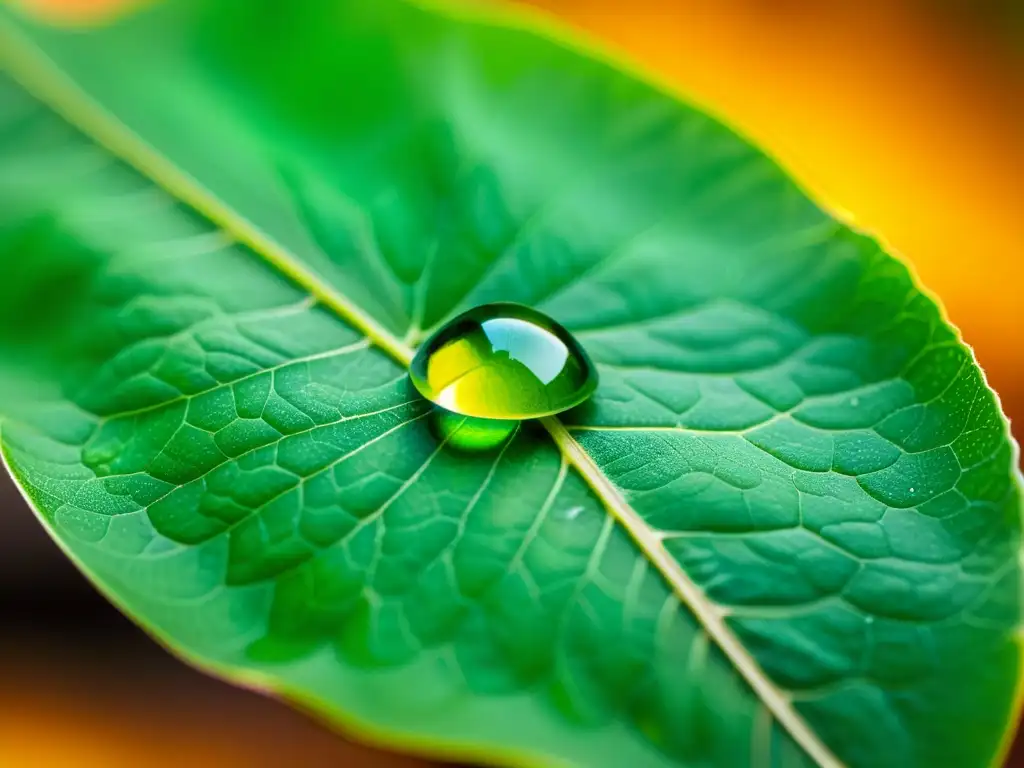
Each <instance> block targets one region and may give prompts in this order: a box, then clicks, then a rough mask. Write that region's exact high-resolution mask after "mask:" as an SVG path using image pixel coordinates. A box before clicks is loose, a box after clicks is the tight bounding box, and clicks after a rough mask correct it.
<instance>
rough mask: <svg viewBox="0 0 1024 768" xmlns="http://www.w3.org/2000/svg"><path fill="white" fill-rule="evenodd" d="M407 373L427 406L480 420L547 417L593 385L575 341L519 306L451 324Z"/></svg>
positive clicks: (482, 310)
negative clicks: (431, 402) (431, 403)
mask: <svg viewBox="0 0 1024 768" xmlns="http://www.w3.org/2000/svg"><path fill="white" fill-rule="evenodd" d="M409 372H410V375H411V377H412V381H413V384H415V386H416V389H418V390H419V391H420V393H421V394H422V395H423V396H424V397H426V398H427V399H428V400H431V401H433V402H434V403H437V404H438V405H440V406H441V407H442V408H445V409H447V410H449V411H452V412H454V413H459V414H462V415H464V416H475V417H478V418H484V419H513V420H515V419H535V418H538V417H540V416H549V415H551V414H554V413H559V412H561V411H565V410H568V409H569V408H572V407H573V406H574V405H578V404H580V403H582V402H583V401H584V400H586V399H587V398H588V397H590V395H591V394H592V393H593V391H594V389H595V387H597V372H596V370H595V369H594V364H593V363H592V362H590V358H589V357H587V353H586V352H584V351H583V348H582V347H581V346H580V345H579V343H578V342H577V341H576V340H575V339H574V338H573V337H572V335H571V334H570V333H569V332H568V331H567V330H566V329H565V328H563V327H562V326H561V325H559V324H558V323H556V322H555V321H554V320H552V319H551V318H550V317H548V316H547V315H545V314H543V313H541V312H538V311H536V310H535V309H530V308H529V307H525V306H522V305H521V304H507V303H501V304H484V305H482V306H479V307H475V308H474V309H471V310H469V311H468V312H465V313H463V314H461V315H459V316H458V317H456V318H454V319H453V320H451V321H450V322H448V323H447V324H445V325H444V327H442V328H441V329H440V330H438V331H437V333H435V334H433V335H432V336H431V337H430V338H429V339H427V340H426V341H425V342H424V343H423V346H421V347H420V349H419V351H418V352H417V353H416V357H415V358H414V359H413V361H412V364H411V365H410V367H409Z"/></svg>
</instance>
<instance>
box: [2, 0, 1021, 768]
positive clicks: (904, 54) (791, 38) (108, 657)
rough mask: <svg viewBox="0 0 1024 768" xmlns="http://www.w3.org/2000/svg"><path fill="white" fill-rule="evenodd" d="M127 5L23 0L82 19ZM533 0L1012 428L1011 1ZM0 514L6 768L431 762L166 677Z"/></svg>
mask: <svg viewBox="0 0 1024 768" xmlns="http://www.w3.org/2000/svg"><path fill="white" fill-rule="evenodd" d="M367 1H368V2H372V0H367ZM464 1H466V0H464ZM478 1H479V2H483V1H484V0H478ZM22 2H26V0H22ZM122 3H123V0H32V4H34V5H36V6H45V7H46V8H47V9H49V10H56V11H58V12H60V13H64V14H86V15H90V14H95V13H96V12H97V11H99V10H103V9H109V8H111V7H113V6H116V5H119V4H122ZM532 4H533V5H537V6H540V7H542V8H544V9H546V10H547V11H551V12H554V13H555V14H557V15H560V16H561V17H562V18H563V19H564V20H566V21H568V22H569V23H571V24H573V25H575V26H576V27H578V28H581V29H583V30H584V31H585V32H587V33H589V34H590V36H591V37H595V38H599V39H602V40H603V41H604V43H605V45H607V46H610V47H611V48H613V49H615V50H617V51H619V52H620V53H621V54H622V55H624V56H625V57H626V58H628V59H632V60H633V61H634V62H637V63H639V64H640V65H641V67H643V68H644V69H646V70H647V71H648V72H649V73H650V74H651V75H652V77H654V78H656V79H658V80H660V81H662V82H664V83H665V84H666V85H667V87H669V88H671V89H672V90H674V91H677V92H679V93H681V94H683V95H685V96H687V97H688V98H690V99H692V100H695V101H697V102H698V103H700V104H702V105H704V106H705V107H707V108H710V109H711V111H713V112H714V113H716V114H718V115H719V116H720V117H722V118H724V119H725V120H726V121H728V122H730V123H732V124H733V125H734V126H736V127H738V128H739V129H740V130H741V131H742V132H744V133H746V134H747V135H748V136H750V137H751V138H753V139H754V140H755V141H756V142H757V143H759V144H760V145H761V146H762V147H764V148H766V149H767V150H768V151H769V152H770V153H772V154H773V155H774V156H775V157H776V158H778V159H779V160H780V161H781V162H782V163H783V164H784V165H785V166H787V167H788V168H789V169H790V170H791V171H792V172H793V173H794V174H795V175H796V176H797V177H798V178H799V179H800V180H801V181H802V182H803V183H804V185H805V186H806V187H807V188H808V189H809V190H810V191H811V192H812V193H813V194H814V195H816V196H817V197H818V198H819V199H820V200H822V201H823V202H824V203H825V204H826V205H827V206H829V207H831V208H833V209H834V210H837V211H843V212H846V213H845V214H844V215H846V216H848V217H849V218H852V220H853V221H855V222H856V223H857V224H858V225H860V226H861V227H864V228H866V229H869V230H872V231H874V232H875V233H877V234H880V235H882V236H883V237H884V238H885V239H886V240H888V242H890V243H891V244H892V246H893V247H894V248H895V249H896V250H898V251H900V252H901V253H903V254H904V256H905V257H906V258H907V259H909V261H910V262H911V263H913V264H914V266H915V267H916V268H917V271H918V273H919V274H920V276H921V279H922V281H923V282H924V284H925V285H926V286H927V287H928V288H929V289H931V290H932V291H933V292H934V293H936V294H937V295H938V296H940V297H941V298H942V300H943V301H944V303H945V305H946V307H947V309H948V311H949V315H950V317H951V318H952V320H953V321H954V322H955V323H956V324H957V325H958V326H959V327H960V328H961V329H962V331H963V334H964V337H965V338H966V340H967V341H968V342H969V343H970V344H972V345H973V346H974V348H975V350H976V352H977V355H978V358H979V360H980V361H981V363H982V365H983V367H984V368H985V369H986V371H987V372H988V376H989V380H990V383H991V384H992V385H993V386H994V387H995V388H996V390H997V391H998V392H999V393H1000V394H1001V396H1002V399H1003V404H1004V408H1005V409H1006V411H1007V413H1008V414H1009V415H1010V416H1011V418H1012V419H1014V420H1015V423H1016V424H1018V425H1019V424H1024V343H1022V341H1021V338H1022V337H1024V319H1022V315H1021V312H1020V311H1019V306H1020V299H1019V298H1018V291H1020V290H1022V289H1024V221H1022V219H1024V141H1022V139H1024V10H1022V9H1024V4H1020V3H1016V2H1014V0H1009V1H1008V2H1005V1H1004V2H1000V0H976V2H970V0H962V1H961V2H956V1H955V0H945V1H943V0H916V1H914V0H889V1H888V2H886V1H885V0H877V1H871V0H862V2H859V3H846V2H840V1H839V0H835V2H829V1H827V0H817V1H815V0H705V2H695V1H694V0H629V2H622V0H533V2H532ZM1015 9H1017V10H1016V13H1015ZM1018 434H1020V432H1019V427H1018ZM0 520H2V524H0V616H3V617H4V618H3V620H2V623H0V765H2V766H5V768H8V767H9V768H20V767H21V766H42V765H45V766H48V768H49V767H52V768H64V767H65V766H67V768H93V767H94V766H95V767H96V768H120V766H125V768H129V767H130V768H139V767H141V766H172V765H173V766H179V765H188V766H191V767H193V768H204V767H205V766H218V767H219V766H246V767H249V766H252V767H259V768H262V767H263V766H266V767H267V768H271V767H272V766H282V765H286V764H295V765H303V766H332V765H365V766H379V767H380V768H385V767H387V768H397V767H398V766H417V765H418V766H422V765H425V763H421V762H418V761H415V760H413V759H411V758H405V757H399V756H394V755H389V754H386V753H383V752H375V751H374V750H372V749H369V748H364V747H359V746H356V745H353V744H350V743H348V742H346V741H344V740H343V739H341V738H339V737H337V736H334V735H332V734H331V733H330V732H328V731H327V730H325V729H322V728H320V727H319V726H317V725H315V724H313V723H312V721H310V720H307V719H306V718H305V717H303V716H302V715H299V714H297V713H295V712H293V711H291V710H289V709H288V708H287V707H285V706H283V705H281V704H278V703H276V702H273V701H270V700H268V699H265V698H262V697H259V696H257V695H255V694H252V693H248V692H244V691H241V690H237V689H233V688H231V687H229V686H227V685H225V684H223V683H219V682H217V681H214V680H210V679H208V678H205V677H203V676H202V675H200V674H198V673H196V672H194V671H192V670H190V669H187V668H185V667H184V666H182V665H179V664H177V663H176V662H174V661H173V660H172V659H170V657H169V656H167V654H165V653H164V652H163V651H161V650H159V649H158V648H157V647H156V646H155V645H153V644H152V643H150V642H149V641H148V640H147V639H146V638H145V637H144V636H142V634H141V633H140V632H139V631H138V630H136V629H134V628H133V627H132V626H131V625H130V624H129V623H128V622H127V621H126V620H125V619H123V618H122V617H120V616H119V615H118V614H117V613H116V612H115V611H114V610H113V609H112V608H110V607H109V606H107V605H106V604H105V603H104V602H103V601H102V600H101V599H100V598H98V597H97V596H95V595H94V594H93V593H92V591H91V589H90V588H89V587H88V586H87V585H85V584H84V582H83V580H82V579H81V577H80V576H78V575H77V573H75V571H74V569H73V568H72V567H71V566H70V565H69V564H68V563H66V562H65V561H64V560H63V559H62V556H61V555H60V554H59V553H58V552H57V550H56V548H55V547H54V546H53V545H52V544H50V542H49V541H48V540H47V539H46V536H45V534H44V533H43V532H42V530H41V529H40V528H39V526H38V525H37V524H36V522H35V520H34V519H33V518H32V516H31V514H30V513H29V512H28V511H27V510H25V509H24V508H23V506H22V505H21V503H20V501H18V500H17V499H16V496H15V495H14V494H13V493H12V492H11V491H10V489H9V488H3V489H0ZM1015 754H1016V756H1017V758H1018V759H1020V760H1021V761H1022V764H1024V750H1022V749H1021V745H1020V744H1018V748H1017V749H1016V750H1015Z"/></svg>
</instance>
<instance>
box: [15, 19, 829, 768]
mask: <svg viewBox="0 0 1024 768" xmlns="http://www.w3.org/2000/svg"><path fill="white" fill-rule="evenodd" d="M0 51H2V56H3V60H4V63H5V65H6V69H7V71H8V72H9V74H10V75H11V76H12V78H13V79H14V80H15V81H16V82H17V83H18V84H19V85H20V86H21V87H22V88H24V89H25V90H26V91H27V92H28V93H30V94H31V95H33V96H34V97H35V98H37V99H38V100H39V101H41V102H42V103H44V104H46V105H47V106H48V107H49V108H50V109H51V110H53V112H55V113H56V114H58V115H59V116H60V117H62V118H63V119H64V120H66V121H67V122H68V123H69V124H71V125H72V126H74V127H76V128H77V129H78V130H80V131H81V132H82V133H83V134H85V135H86V136H88V137H89V138H90V139H91V140H92V141H94V142H95V143H96V144H97V145H99V146H101V147H103V148H104V149H106V150H107V151H108V152H110V153H111V154H112V155H114V156H115V157H118V158H120V159H121V160H122V161H124V162H126V163H128V164H129V165H131V166H132V167H133V168H135V169H136V170H137V171H138V172H139V173H141V174H142V175H143V176H145V177H146V178H148V179H149V180H150V181H151V182H153V183H154V184H155V185H157V186H159V187H161V188H162V189H164V190H165V191H166V192H167V193H168V194H170V195H172V196H173V197H174V198H175V199H177V200H178V201H180V202H181V203H184V204H185V205H187V206H189V207H190V208H192V209H193V210H195V211H196V212H197V213H199V214H200V215H202V216H204V217H205V218H206V219H208V220H209V221H210V222H211V223H213V224H215V225H216V226H218V227H219V228H220V229H221V230H223V231H224V232H226V233H227V234H229V235H231V236H232V237H234V238H235V240H236V241H237V242H239V243H241V244H243V245H245V246H247V247H248V248H249V249H250V250H251V251H252V252H253V253H254V254H255V255H257V256H259V257H261V258H263V259H264V260H265V261H267V262H268V263H269V264H270V265H271V266H273V267H274V268H275V269H276V270H278V271H279V272H280V273H281V274H282V275H283V276H285V277H286V278H288V279H289V280H291V281H292V282H293V283H295V284H296V285H298V286H301V287H302V288H303V289H305V290H307V291H309V293H310V295H311V296H313V297H315V298H316V299H317V300H318V301H319V302H320V303H322V304H323V305H324V306H326V307H328V308H330V309H331V311H333V312H334V313H335V314H336V315H337V316H338V317H339V318H340V319H342V320H343V321H345V322H347V323H348V324H350V325H351V326H353V327H354V328H356V329H357V330H359V331H360V332H362V333H364V334H365V335H366V337H367V339H369V341H370V342H371V343H372V344H374V345H376V346H377V347H379V348H380V349H382V350H383V351H384V352H386V353H387V354H388V355H390V356H391V357H392V358H393V359H394V360H395V361H396V362H398V363H400V364H401V365H402V366H403V367H406V368H407V367H408V366H409V363H410V362H411V361H412V358H413V356H414V354H415V349H414V348H413V347H412V346H410V345H409V344H408V343H406V342H405V341H403V340H401V339H399V338H397V337H396V336H395V335H394V334H392V333H391V332H390V331H389V330H388V329H387V328H385V327H384V326H383V325H381V324H380V323H379V322H378V321H377V320H376V319H375V318H374V317H373V316H372V315H370V314H368V313H367V312H365V311H364V310H362V309H361V308H360V307H359V306H358V305H356V304H355V303H353V302H352V301H351V300H349V299H348V297H346V296H345V295H344V294H343V293H341V292H340V291H338V290H337V289H336V288H334V287H333V286H331V285H329V284H327V283H326V282H324V281H323V278H322V277H321V276H319V275H318V274H317V273H315V272H314V271H312V270H310V269H308V268H307V267H305V266H304V265H303V264H302V262H301V261H300V260H299V259H298V258H296V256H294V255H293V254H292V253H290V252H289V251H288V250H287V249H286V248H285V247H284V246H282V245H281V244H279V243H278V242H277V241H276V240H274V238H273V237H271V236H270V235H269V234H267V233H266V232H265V231H263V230H262V229H261V228H260V227H258V226H257V225H256V224H254V223H253V222H251V221H249V220H248V219H246V218H245V217H244V216H242V215H241V214H239V213H237V212H235V211H234V210H232V209H231V208H229V207H228V205H227V204H225V203H224V202H223V201H221V200H220V199H219V198H217V197H216V196H215V195H214V194H213V193H212V192H210V191H209V190H208V189H206V188H205V187H204V186H203V185H202V184H201V183H200V182H199V181H198V180H197V179H195V178H193V177H192V176H191V175H189V174H188V173H186V172H184V171H182V170H181V169H179V168H178V167H176V166H175V165H174V164H173V163H172V162H171V161H170V160H168V159H167V158H165V157H164V156H163V155H161V154H160V152H159V151H158V150H157V149H156V148H154V147H153V146H151V145H150V144H148V143H147V142H146V141H145V140H144V139H143V138H142V137H140V136H138V135H137V134H135V133H134V132H133V131H132V130H131V129H130V128H129V127H128V126H127V125H125V124H124V123H122V122H120V121H119V120H118V119H117V117H115V116H114V115H113V114H111V113H109V112H108V111H107V110H106V109H105V108H104V107H103V106H101V105H100V104H99V103H98V102H96V101H95V100H93V99H92V98H91V97H90V96H89V95H88V94H87V93H86V92H85V91H84V90H82V89H81V88H80V87H79V86H78V85H77V84H76V83H75V82H74V80H73V78H71V77H70V76H69V75H68V74H66V73H65V72H64V71H62V70H61V69H60V67H59V66H58V65H57V64H56V63H55V62H54V61H53V60H52V59H50V58H49V57H48V56H47V55H46V54H45V53H44V52H43V51H42V50H41V49H40V48H39V47H38V46H36V45H35V44H34V43H33V42H32V41H31V40H30V39H28V38H27V37H26V36H24V35H23V34H22V33H20V32H19V31H17V30H16V29H15V28H14V27H13V26H12V25H11V24H10V23H9V22H8V21H7V20H4V19H0ZM539 421H540V423H541V424H542V425H543V426H544V427H545V429H546V430H547V431H548V433H549V434H550V435H551V437H552V439H553V440H554V442H555V444H556V446H557V447H558V449H559V451H560V452H561V454H562V456H563V458H564V460H565V461H567V462H568V463H569V464H571V465H572V466H573V467H574V468H575V469H576V471H577V472H579V473H580V475H581V476H582V477H583V479H584V480H585V481H586V483H587V484H588V485H589V486H590V488H591V490H592V491H593V492H594V494H595V495H596V496H597V498H598V499H599V500H600V501H601V503H602V504H603V505H604V507H605V509H606V510H607V512H608V513H609V514H610V515H611V516H612V517H613V518H614V519H615V520H616V522H618V524H619V525H621V526H622V527H623V528H624V529H625V531H626V532H627V533H628V534H629V536H630V537H631V538H632V540H633V542H634V543H635V544H636V546H637V548H638V549H639V550H640V552H641V553H643V555H644V557H646V558H647V560H648V561H649V562H650V563H651V564H652V565H653V566H654V567H655V568H656V569H657V570H658V572H659V573H661V575H662V577H663V578H664V579H665V581H666V582H667V583H668V585H669V587H670V588H671V589H672V591H673V592H674V593H675V594H676V596H677V597H678V598H679V600H680V602H681V603H682V604H683V605H684V606H686V607H687V609H688V610H689V611H691V612H692V613H693V615H694V616H695V617H696V618H697V620H698V621H699V622H700V624H701V626H702V627H703V629H704V631H705V632H706V633H707V634H708V636H709V637H711V638H712V639H713V640H714V641H715V643H716V644H717V645H718V647H719V648H720V649H721V650H722V652H723V653H724V654H725V656H726V657H727V658H728V659H729V661H730V662H731V663H732V665H733V666H734V667H735V668H736V670H737V671H738V672H739V673H740V675H741V676H742V677H743V678H744V680H745V681H746V683H747V684H748V685H749V686H750V687H751V689H752V690H753V691H754V693H755V694H756V695H757V696H758V697H759V699H760V701H761V702H762V703H763V704H764V706H765V707H766V708H767V709H768V710H769V712H770V713H771V714H772V716H773V717H774V718H775V719H776V720H777V721H778V722H779V723H780V724H781V725H782V726H783V727H784V728H785V729H786V730H787V731H788V733H789V734H790V736H791V737H792V738H793V740H794V741H795V742H796V743H797V744H799V746H800V747H801V748H802V749H803V750H804V751H805V752H806V753H807V755H808V756H809V757H811V758H812V759H813V760H814V761H815V762H816V763H818V765H820V766H822V767H823V768H841V766H842V765H843V763H842V762H841V761H840V760H839V759H838V758H837V757H836V756H835V755H834V754H833V753H832V751H831V750H830V749H829V748H828V747H827V746H826V745H825V744H824V742H822V741H821V739H820V738H819V737H818V735H817V734H816V733H815V732H814V731H813V730H812V729H811V728H810V726H809V725H808V723H807V722H806V721H805V720H804V719H803V717H802V716H801V715H800V714H799V713H798V712H797V710H796V708H795V706H794V705H793V702H792V699H791V698H790V697H788V696H787V695H786V693H785V692H784V691H783V690H782V689H780V688H778V687H776V685H775V684H774V683H773V682H772V680H771V679H770V678H769V677H768V675H767V674H766V673H765V672H764V670H763V669H762V668H761V667H760V665H759V664H758V663H757V661H756V660H755V659H754V658H753V656H751V655H750V653H749V651H747V649H746V648H745V647H744V646H743V644H742V643H741V642H740V640H739V638H738V637H737V636H736V635H735V634H734V633H733V632H732V630H731V629H729V627H728V625H727V624H726V621H725V612H724V611H723V610H721V609H720V608H718V607H717V606H716V605H715V604H714V603H713V602H712V601H710V600H708V599H707V597H706V596H705V595H704V594H703V592H702V591H701V589H700V587H699V586H698V585H697V584H696V582H694V581H693V580H692V579H691V578H690V577H689V576H688V575H687V574H686V572H685V571H684V570H683V568H682V566H681V565H680V564H679V562H678V561H677V560H676V559H675V558H673V557H672V556H671V554H670V553H669V552H668V550H667V549H666V548H665V547H664V545H663V541H664V534H662V533H661V532H660V531H658V530H657V529H654V528H652V527H651V526H649V525H648V524H647V522H646V521H645V520H644V519H643V518H642V517H641V516H640V515H639V514H638V513H637V512H636V510H634V509H633V508H632V507H631V506H630V504H629V502H628V501H627V500H626V499H625V497H624V496H623V495H622V493H621V492H620V491H619V490H618V488H616V487H615V485H614V484H613V483H612V481H611V480H610V479H609V478H608V477H607V476H606V475H605V474H604V472H602V470H601V469H600V467H598V465H597V464H596V463H595V462H594V460H593V459H592V458H591V457H590V455H589V454H588V453H587V452H586V451H585V450H584V449H583V447H582V445H580V444H579V443H578V442H577V441H576V440H575V439H574V438H573V437H572V435H571V433H570V432H569V431H568V430H567V429H566V428H565V426H564V425H563V424H562V422H561V421H560V420H559V419H558V418H556V417H555V416H547V417H544V418H542V419H540V420H539Z"/></svg>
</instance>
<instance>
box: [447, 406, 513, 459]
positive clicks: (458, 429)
mask: <svg viewBox="0 0 1024 768" xmlns="http://www.w3.org/2000/svg"><path fill="white" fill-rule="evenodd" d="M430 425H431V427H432V428H433V430H434V433H435V434H436V435H437V438H438V439H439V440H444V441H446V445H447V446H448V447H449V448H455V449H456V450H460V451H488V450H491V449H493V448H497V447H499V446H501V445H503V444H504V443H505V441H506V440H508V438H509V437H510V436H511V435H512V433H514V432H515V431H516V427H518V426H519V422H518V421H515V420H514V419H513V420H506V419H479V418H476V417H474V416H464V415H462V414H461V413H452V412H451V411H447V410H445V409H444V408H442V407H441V406H436V407H435V408H434V410H433V412H432V413H431V414H430Z"/></svg>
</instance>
